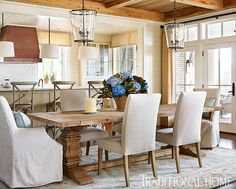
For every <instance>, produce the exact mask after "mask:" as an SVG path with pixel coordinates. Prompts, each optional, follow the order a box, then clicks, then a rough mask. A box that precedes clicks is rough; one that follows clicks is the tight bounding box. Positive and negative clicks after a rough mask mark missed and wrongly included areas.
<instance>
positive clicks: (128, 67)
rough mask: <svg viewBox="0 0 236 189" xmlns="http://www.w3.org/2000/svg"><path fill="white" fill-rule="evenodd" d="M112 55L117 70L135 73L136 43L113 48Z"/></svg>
mask: <svg viewBox="0 0 236 189" xmlns="http://www.w3.org/2000/svg"><path fill="white" fill-rule="evenodd" d="M113 55H114V63H115V65H116V68H117V71H118V72H130V73H133V74H134V73H135V66H136V58H137V53H136V45H132V46H123V47H117V48H114V49H113Z"/></svg>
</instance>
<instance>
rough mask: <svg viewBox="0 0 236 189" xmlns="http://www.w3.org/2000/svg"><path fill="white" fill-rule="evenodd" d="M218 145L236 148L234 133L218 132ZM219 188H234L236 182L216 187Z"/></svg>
mask: <svg viewBox="0 0 236 189" xmlns="http://www.w3.org/2000/svg"><path fill="white" fill-rule="evenodd" d="M220 136H221V139H220V144H219V146H220V147H223V148H229V149H236V135H235V134H228V133H221V134H220ZM218 188H220V189H235V188H236V182H233V183H231V184H230V185H228V186H223V187H218Z"/></svg>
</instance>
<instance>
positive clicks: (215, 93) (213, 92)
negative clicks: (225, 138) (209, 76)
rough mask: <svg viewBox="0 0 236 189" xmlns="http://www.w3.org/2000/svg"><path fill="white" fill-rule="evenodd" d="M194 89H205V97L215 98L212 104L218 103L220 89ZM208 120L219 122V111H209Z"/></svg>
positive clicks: (200, 89)
mask: <svg viewBox="0 0 236 189" xmlns="http://www.w3.org/2000/svg"><path fill="white" fill-rule="evenodd" d="M193 90H194V91H205V92H206V93H207V96H206V100H207V99H215V102H214V106H219V105H220V89H212V88H195V89H193ZM210 117H211V118H210V120H211V121H213V122H219V120H220V111H214V112H211V116H210Z"/></svg>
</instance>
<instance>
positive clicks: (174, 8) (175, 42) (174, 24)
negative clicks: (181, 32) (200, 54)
mask: <svg viewBox="0 0 236 189" xmlns="http://www.w3.org/2000/svg"><path fill="white" fill-rule="evenodd" d="M174 35H175V41H174V50H175V52H176V51H177V49H176V42H177V41H176V0H174Z"/></svg>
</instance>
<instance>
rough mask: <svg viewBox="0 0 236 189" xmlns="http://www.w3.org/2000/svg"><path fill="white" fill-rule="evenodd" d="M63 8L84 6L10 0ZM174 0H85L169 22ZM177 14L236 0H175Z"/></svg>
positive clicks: (71, 1)
mask: <svg viewBox="0 0 236 189" xmlns="http://www.w3.org/2000/svg"><path fill="white" fill-rule="evenodd" d="M9 1H11V2H19V3H26V4H33V5H41V6H48V7H57V8H64V9H76V8H81V0H9ZM173 1H174V0H89V1H88V0H85V7H86V8H90V9H95V10H97V12H98V13H100V14H106V15H114V16H123V17H130V18H138V19H145V20H154V21H161V22H167V21H170V20H172V19H173V15H174V12H173ZM176 2H177V3H176V7H177V18H178V19H180V18H189V17H192V16H197V15H203V14H207V13H212V12H216V11H220V10H226V9H231V8H236V0H176Z"/></svg>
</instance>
